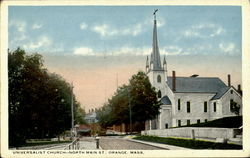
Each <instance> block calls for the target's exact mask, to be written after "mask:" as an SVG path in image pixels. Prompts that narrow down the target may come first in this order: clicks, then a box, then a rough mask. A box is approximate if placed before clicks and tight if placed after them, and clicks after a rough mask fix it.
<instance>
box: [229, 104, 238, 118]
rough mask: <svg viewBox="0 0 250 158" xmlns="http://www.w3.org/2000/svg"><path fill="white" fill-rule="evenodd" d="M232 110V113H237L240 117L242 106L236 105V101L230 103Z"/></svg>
mask: <svg viewBox="0 0 250 158" xmlns="http://www.w3.org/2000/svg"><path fill="white" fill-rule="evenodd" d="M230 106H231V107H230V110H231V112H233V113H235V114H236V115H237V116H239V115H240V104H238V103H236V102H235V101H230Z"/></svg>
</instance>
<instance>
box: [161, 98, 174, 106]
mask: <svg viewBox="0 0 250 158" xmlns="http://www.w3.org/2000/svg"><path fill="white" fill-rule="evenodd" d="M161 103H162V104H163V105H172V104H171V101H170V99H169V98H168V96H164V97H162V98H161Z"/></svg>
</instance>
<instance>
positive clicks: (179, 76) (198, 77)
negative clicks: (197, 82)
mask: <svg viewBox="0 0 250 158" xmlns="http://www.w3.org/2000/svg"><path fill="white" fill-rule="evenodd" d="M167 77H171V78H173V76H167ZM175 78H218V79H220V78H219V77H190V76H189V77H187V76H175Z"/></svg>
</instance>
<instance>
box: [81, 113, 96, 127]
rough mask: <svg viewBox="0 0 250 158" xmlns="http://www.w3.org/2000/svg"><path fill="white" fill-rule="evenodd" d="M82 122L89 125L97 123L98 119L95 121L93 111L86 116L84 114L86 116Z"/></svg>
mask: <svg viewBox="0 0 250 158" xmlns="http://www.w3.org/2000/svg"><path fill="white" fill-rule="evenodd" d="M84 120H85V121H86V122H87V123H89V124H91V123H97V122H98V119H97V114H96V112H95V111H91V112H89V113H88V114H86V116H85V117H84Z"/></svg>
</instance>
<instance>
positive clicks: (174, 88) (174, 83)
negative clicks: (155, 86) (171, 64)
mask: <svg viewBox="0 0 250 158" xmlns="http://www.w3.org/2000/svg"><path fill="white" fill-rule="evenodd" d="M172 78H173V82H172V84H173V85H172V87H173V91H176V78H175V71H173V76H172Z"/></svg>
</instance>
